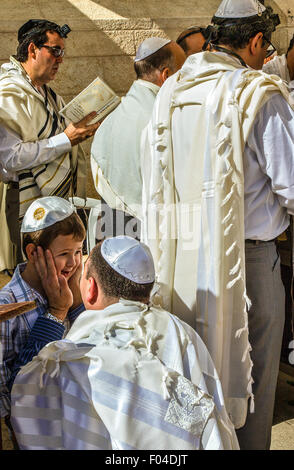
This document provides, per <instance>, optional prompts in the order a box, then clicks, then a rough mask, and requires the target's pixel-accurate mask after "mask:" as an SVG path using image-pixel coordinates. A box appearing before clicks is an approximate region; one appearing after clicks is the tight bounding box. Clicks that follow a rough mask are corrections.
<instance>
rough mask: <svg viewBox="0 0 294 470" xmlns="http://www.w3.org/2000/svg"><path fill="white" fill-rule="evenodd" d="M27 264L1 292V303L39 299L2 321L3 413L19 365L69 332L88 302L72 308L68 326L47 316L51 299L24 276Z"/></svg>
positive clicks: (7, 411) (0, 379)
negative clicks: (24, 309)
mask: <svg viewBox="0 0 294 470" xmlns="http://www.w3.org/2000/svg"><path fill="white" fill-rule="evenodd" d="M25 266H26V263H22V264H19V265H18V266H17V268H16V270H15V272H14V275H13V277H12V279H11V281H10V282H9V283H8V284H7V285H6V286H5V287H4V288H3V289H1V291H0V304H9V303H13V302H24V301H32V300H34V301H35V302H36V308H35V309H34V310H31V311H30V312H26V313H24V314H23V315H19V316H17V317H15V318H12V319H10V320H7V321H4V322H2V323H0V416H1V417H4V416H6V415H9V414H10V391H9V389H10V388H11V386H12V384H13V381H14V378H15V375H16V374H17V372H18V370H19V368H20V367H21V366H22V365H24V364H26V363H27V362H29V361H30V360H31V359H32V358H33V357H34V356H35V355H36V354H37V353H38V352H39V351H40V349H42V348H43V347H44V346H45V345H46V344H47V343H49V342H51V341H55V340H58V339H61V338H62V337H64V336H65V334H66V333H67V332H68V330H69V328H70V326H71V325H72V323H73V322H74V320H75V319H76V318H77V316H78V315H79V314H80V313H81V312H82V311H84V310H85V307H84V305H83V304H82V305H80V306H79V307H77V308H76V309H74V310H72V311H70V312H69V313H68V315H67V320H66V321H65V322H64V326H63V325H61V324H59V323H57V322H55V321H54V320H50V319H48V318H46V317H45V316H44V315H45V313H46V312H47V311H48V300H47V299H46V298H44V297H43V296H42V295H41V294H40V293H39V292H37V291H36V290H35V289H33V288H32V287H30V285H29V284H28V283H27V282H26V281H24V279H23V278H22V277H21V273H22V272H23V270H24V269H25Z"/></svg>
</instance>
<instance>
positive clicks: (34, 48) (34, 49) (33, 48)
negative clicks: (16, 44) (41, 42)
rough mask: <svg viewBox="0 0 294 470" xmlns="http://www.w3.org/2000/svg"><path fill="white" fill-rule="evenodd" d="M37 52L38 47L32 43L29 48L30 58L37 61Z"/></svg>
mask: <svg viewBox="0 0 294 470" xmlns="http://www.w3.org/2000/svg"><path fill="white" fill-rule="evenodd" d="M36 52H37V46H36V45H35V44H34V43H33V42H30V44H29V46H28V57H32V58H33V59H35V58H36Z"/></svg>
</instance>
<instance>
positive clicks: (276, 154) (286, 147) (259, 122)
mask: <svg viewBox="0 0 294 470" xmlns="http://www.w3.org/2000/svg"><path fill="white" fill-rule="evenodd" d="M246 148H247V150H246V149H245V153H247V157H249V158H248V159H247V160H246V161H245V162H244V165H245V170H246V171H247V172H248V175H249V176H250V174H251V176H252V172H253V173H254V172H255V173H256V172H257V171H259V170H258V168H257V167H256V168H255V167H254V162H253V154H254V158H255V160H256V164H257V165H258V166H259V169H261V171H262V172H263V174H265V175H266V176H267V177H268V183H267V184H268V185H270V188H271V191H272V192H273V193H275V194H276V195H277V197H278V200H279V204H280V205H281V206H282V207H284V208H286V209H287V211H288V213H289V214H291V215H294V111H293V109H292V108H291V107H290V105H289V104H288V103H287V101H286V100H285V99H284V98H283V96H282V95H281V94H280V93H275V94H273V95H272V97H271V98H270V99H269V100H268V101H267V102H266V104H265V105H264V106H263V107H262V108H261V110H260V111H259V114H258V116H257V119H256V123H255V124H254V127H253V129H252V131H251V133H250V135H249V138H248V142H247V147H246ZM250 154H251V155H250ZM251 176H250V177H251Z"/></svg>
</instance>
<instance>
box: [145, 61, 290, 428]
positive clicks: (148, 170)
mask: <svg viewBox="0 0 294 470" xmlns="http://www.w3.org/2000/svg"><path fill="white" fill-rule="evenodd" d="M279 90H280V91H281V93H283V95H284V96H285V97H286V99H288V98H289V93H288V90H287V87H286V85H285V84H284V83H283V82H282V80H281V79H279V78H278V77H275V76H267V75H265V74H263V73H262V72H259V71H255V70H251V69H250V70H249V69H245V68H243V67H242V66H241V65H240V63H239V61H238V60H236V59H234V58H232V57H231V56H229V55H227V54H219V53H213V54H212V53H209V52H204V53H200V54H194V55H192V56H190V57H189V58H188V59H187V61H186V62H185V64H184V66H183V68H182V69H181V71H179V72H178V73H177V74H176V75H174V76H173V77H171V78H170V79H169V80H167V82H166V83H165V84H164V86H163V87H162V88H161V90H160V92H159V94H158V96H157V99H156V102H155V105H154V111H153V115H152V119H151V122H150V123H149V125H148V127H147V129H146V130H145V132H144V135H143V136H142V137H143V138H142V174H143V223H142V241H144V242H145V243H147V244H148V245H149V247H150V249H151V251H152V254H153V257H154V260H155V268H156V272H157V275H158V282H159V284H160V291H159V293H158V294H157V297H156V300H155V301H156V302H159V303H160V304H161V305H162V306H163V307H164V308H166V309H167V310H170V311H171V312H172V313H174V314H176V315H178V316H179V317H180V318H182V319H183V320H184V321H186V322H187V323H189V324H190V325H191V326H192V327H194V328H196V331H197V332H198V333H199V334H200V336H201V337H202V339H203V340H204V342H205V344H206V346H207V347H208V350H209V352H210V354H211V356H212V359H213V361H214V363H215V366H216V369H217V371H218V374H219V376H220V379H221V382H222V387H223V392H224V396H225V400H226V406H227V409H228V412H229V415H230V418H231V420H232V421H233V423H234V425H235V427H236V428H239V427H242V426H243V425H244V422H245V419H246V414H247V400H248V397H251V399H252V401H251V411H253V395H252V378H251V369H252V361H251V359H250V344H249V341H248V317H247V309H248V307H249V306H250V301H249V299H248V298H247V295H246V287H245V281H246V279H245V259H244V258H245V255H244V207H243V206H244V181H243V151H244V146H245V143H246V140H247V137H248V135H249V133H250V130H251V127H252V124H253V122H254V118H255V116H256V114H257V112H258V110H259V109H260V108H261V107H262V105H263V104H264V103H265V102H266V101H267V99H269V97H270V96H271V92H276V91H279ZM191 222H192V223H193V229H191V230H190V233H188V232H189V230H188V229H187V226H188V227H189V223H190V225H191ZM187 235H190V238H188V236H187Z"/></svg>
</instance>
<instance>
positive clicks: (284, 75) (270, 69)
mask: <svg viewBox="0 0 294 470" xmlns="http://www.w3.org/2000/svg"><path fill="white" fill-rule="evenodd" d="M262 70H263V72H265V73H268V74H269V75H273V74H274V75H278V76H279V77H281V79H282V80H285V82H287V83H289V82H290V75H289V70H288V65H287V57H286V54H283V55H278V56H275V57H274V58H273V59H271V60H269V61H268V62H267V63H266V64H265V65H264V66H263V67H262Z"/></svg>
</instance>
